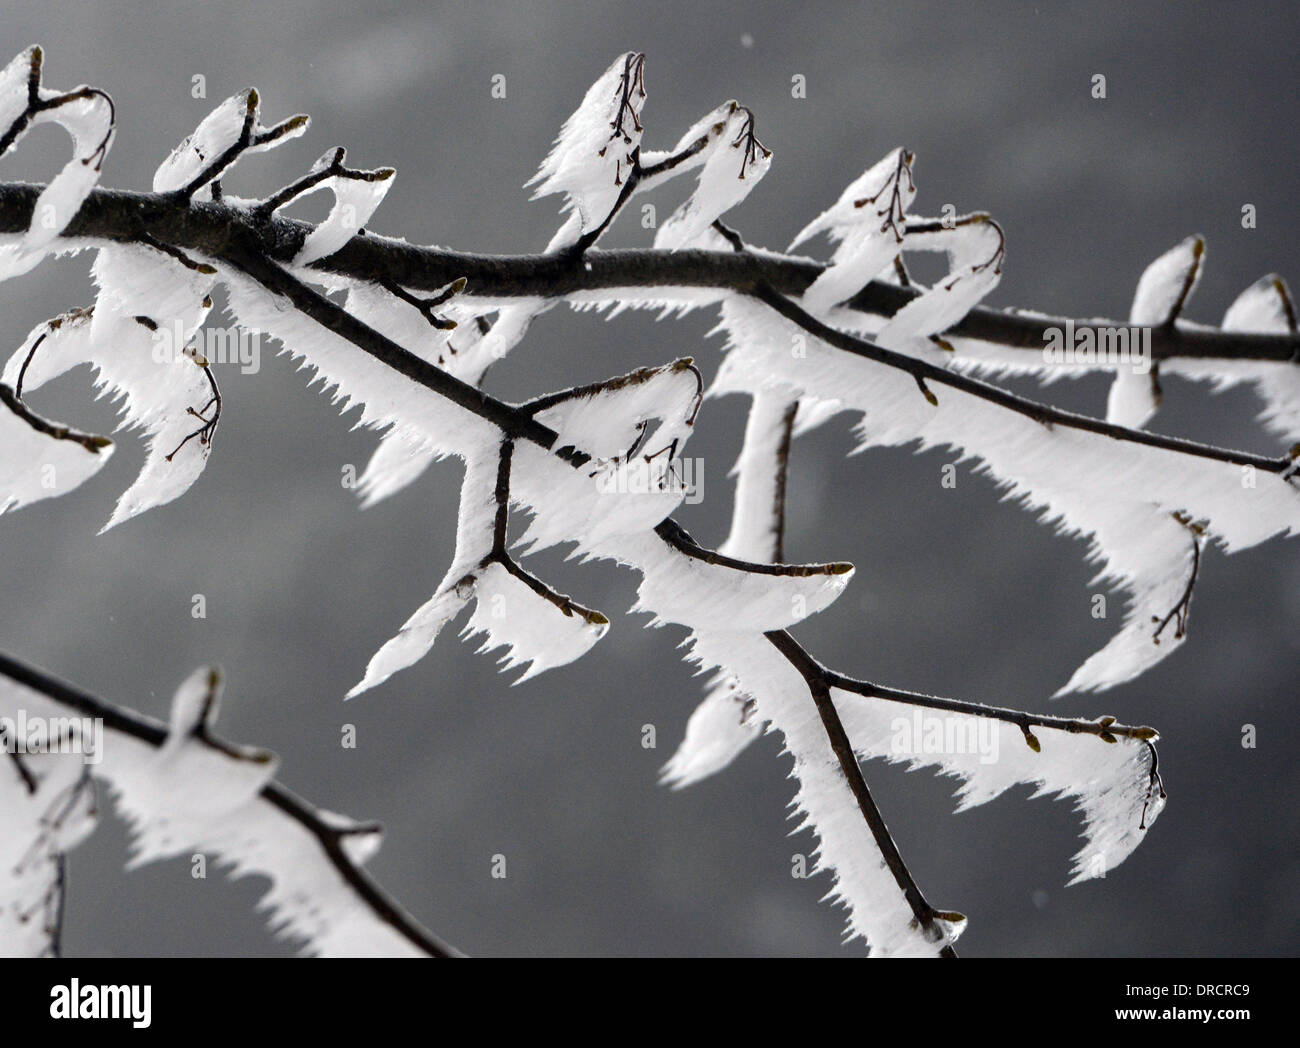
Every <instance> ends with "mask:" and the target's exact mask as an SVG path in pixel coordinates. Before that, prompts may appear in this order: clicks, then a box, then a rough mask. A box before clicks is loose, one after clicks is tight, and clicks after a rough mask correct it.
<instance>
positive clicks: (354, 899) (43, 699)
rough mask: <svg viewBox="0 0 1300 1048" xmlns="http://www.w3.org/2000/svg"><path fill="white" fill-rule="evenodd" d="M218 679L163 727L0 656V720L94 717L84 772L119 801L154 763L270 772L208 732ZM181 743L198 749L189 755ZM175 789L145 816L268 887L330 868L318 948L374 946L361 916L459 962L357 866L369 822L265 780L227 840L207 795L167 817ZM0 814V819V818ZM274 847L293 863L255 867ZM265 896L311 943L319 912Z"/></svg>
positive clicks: (180, 802)
mask: <svg viewBox="0 0 1300 1048" xmlns="http://www.w3.org/2000/svg"><path fill="white" fill-rule="evenodd" d="M219 683H220V681H219V677H218V676H217V675H216V674H215V672H211V671H208V672H204V673H202V674H198V675H196V676H195V677H193V678H191V680H190V681H187V682H186V684H185V685H183V686H182V688H181V690H180V691H178V692H177V698H176V701H175V702H174V704H173V710H172V723H171V724H170V725H166V724H163V723H161V722H159V721H156V720H154V719H152V718H149V717H145V716H143V715H142V714H139V713H136V712H135V711H133V710H129V709H126V708H125V707H121V706H116V705H113V704H111V703H108V702H105V701H104V700H102V699H100V698H98V697H96V696H94V695H92V694H90V693H88V692H85V691H83V690H81V689H80V688H77V687H75V686H73V685H71V684H68V683H66V682H65V681H62V680H60V679H58V678H56V677H53V676H51V675H50V674H48V673H46V672H44V671H43V670H40V669H38V668H36V667H34V666H31V665H29V664H27V663H25V662H22V661H20V660H18V659H15V658H13V657H11V656H9V655H7V654H5V653H2V652H0V709H2V710H3V711H4V714H5V715H6V716H13V715H14V712H15V710H16V709H19V708H21V709H24V710H28V712H29V713H30V714H31V715H36V714H38V713H39V712H40V710H39V708H33V707H36V706H38V704H47V705H48V706H49V708H50V709H51V711H52V712H57V715H58V716H60V717H63V718H68V717H75V718H91V719H95V720H98V721H102V723H103V726H104V739H103V742H102V746H103V752H102V753H100V754H98V758H99V760H98V762H97V763H95V764H93V765H89V767H90V768H91V770H92V772H93V774H94V775H95V776H96V777H101V778H104V779H106V780H107V781H108V782H109V783H110V784H111V785H113V786H114V787H115V789H117V790H119V791H122V790H125V791H126V792H127V795H128V796H129V795H130V791H131V790H132V788H133V786H134V778H133V776H136V775H138V774H140V769H141V767H142V766H144V765H148V764H149V763H150V762H152V761H154V760H158V761H159V762H160V763H159V765H158V767H159V768H160V769H162V772H160V773H162V774H170V773H171V772H176V771H180V772H185V771H188V772H189V773H191V774H200V773H202V774H207V773H209V772H211V770H212V769H213V768H214V767H225V766H226V765H225V764H223V761H225V762H229V765H230V766H231V767H234V768H238V767H239V766H240V765H244V766H247V767H249V768H253V767H256V766H261V767H263V768H270V767H271V765H270V764H269V763H268V762H270V761H271V760H272V757H271V755H270V754H268V753H266V751H263V750H250V749H248V748H245V747H236V746H232V745H231V744H230V743H227V742H225V741H224V740H221V739H219V738H217V737H216V736H215V735H213V734H212V732H211V724H212V720H213V719H214V716H215V703H216V697H217V691H216V689H217V688H218V687H219ZM185 747H197V748H198V749H197V750H196V751H195V752H194V753H192V754H188V753H187V751H186V750H185V749H184V748H185ZM204 751H210V752H211V756H205V755H204ZM239 774H246V773H239ZM168 781H171V780H170V779H169V780H168ZM214 781H216V783H217V785H218V786H220V787H223V788H224V787H226V786H227V785H228V783H229V788H230V789H231V790H232V792H235V793H237V792H238V788H239V782H238V780H237V779H230V780H227V779H224V778H223V779H220V780H214ZM249 781H252V780H249ZM184 785H187V784H185V783H184V781H183V779H182V780H181V781H179V782H172V788H173V790H174V791H176V795H175V796H168V795H162V796H157V797H150V798H144V800H145V801H146V802H149V803H152V804H154V805H156V806H157V808H158V809H159V810H158V812H157V813H156V814H155V813H152V812H151V813H150V816H149V819H150V820H155V819H162V820H167V819H169V818H170V819H172V820H173V824H172V826H173V831H174V830H175V828H176V827H183V828H185V829H187V830H192V829H195V828H196V827H200V828H202V829H203V832H204V833H206V834H210V835H211V838H212V841H213V845H212V847H213V850H214V851H218V852H219V853H221V854H222V855H223V857H225V858H227V859H229V860H230V861H232V862H234V863H236V864H237V865H241V866H242V865H248V866H251V867H252V868H254V869H258V870H259V872H264V873H267V874H268V875H269V876H271V877H272V878H273V879H274V880H277V881H278V880H279V879H280V878H287V877H298V878H300V879H303V880H310V879H312V878H315V877H318V876H319V871H318V870H317V869H315V867H320V870H322V871H323V870H329V871H331V876H333V877H336V878H337V879H338V881H339V882H340V888H341V889H342V890H344V891H345V892H346V893H347V901H345V902H339V903H337V904H336V903H335V902H334V901H333V900H331V901H330V902H329V903H328V904H327V905H325V906H324V907H323V910H324V911H329V910H333V911H334V914H335V916H336V917H337V918H339V920H338V924H337V926H334V925H328V924H322V925H320V926H319V928H318V934H317V936H315V937H314V938H315V939H316V945H317V946H320V945H321V944H322V943H326V944H328V952H336V951H342V952H347V950H348V949H349V943H351V944H352V946H354V947H355V946H358V945H359V944H360V943H361V942H363V941H365V942H373V941H375V940H374V939H373V938H370V937H369V936H370V933H367V932H365V931H364V929H362V928H361V927H359V926H358V925H356V924H353V923H352V922H353V921H356V920H358V919H359V915H360V913H361V912H364V913H365V914H366V917H367V920H369V921H373V922H375V923H376V924H377V925H379V926H381V927H382V928H383V929H384V932H383V934H384V935H391V936H394V937H395V938H396V939H398V940H401V941H402V942H403V943H404V944H405V946H406V948H407V951H408V952H413V953H415V954H419V955H424V956H430V957H454V956H459V952H458V951H457V950H456V949H455V948H454V947H452V946H450V945H449V944H447V943H445V942H443V941H442V940H441V939H439V938H438V937H437V936H436V935H434V934H432V933H431V932H429V931H427V930H426V929H424V928H422V927H421V926H420V925H419V924H418V923H417V922H416V921H415V920H414V919H413V918H412V917H411V916H410V915H409V914H408V913H407V912H406V911H405V910H404V909H403V908H402V907H401V906H400V905H399V904H398V903H397V902H396V901H395V900H393V899H392V898H391V897H390V896H388V895H387V894H386V893H385V892H384V891H383V889H382V888H380V887H379V886H378V885H377V884H376V883H375V882H374V881H373V880H372V879H371V878H370V876H369V875H368V874H367V873H366V872H365V870H364V869H363V868H362V866H361V861H363V857H364V856H365V855H369V854H371V853H372V852H373V849H374V845H375V843H376V842H377V834H378V827H376V826H375V825H374V824H362V823H353V822H350V821H349V820H345V819H343V818H342V817H340V816H336V815H331V814H328V813H325V812H322V811H320V810H319V809H317V808H315V807H313V806H312V805H310V804H308V803H307V802H306V801H304V800H303V799H302V798H300V797H298V796H297V795H296V794H294V793H292V792H291V791H289V790H288V789H286V788H285V787H284V786H282V785H280V784H279V783H278V782H276V781H274V780H269V781H267V782H265V783H264V784H262V785H260V787H259V788H258V789H257V790H256V792H255V794H254V796H253V797H251V798H249V801H248V802H244V803H247V804H252V805H253V807H252V808H248V809H247V810H245V809H244V808H243V807H239V806H237V807H236V808H235V809H234V810H238V811H241V812H242V813H243V814H244V815H246V816H247V817H248V819H249V822H248V823H245V826H246V829H245V831H244V833H243V834H235V835H234V836H233V837H230V836H224V835H223V834H222V832H220V831H219V830H217V829H214V828H212V826H213V824H215V825H217V826H221V825H222V822H221V819H220V818H219V817H218V816H217V814H216V813H218V812H220V810H221V805H220V804H219V803H218V802H216V798H215V797H212V796H209V797H208V798H207V799H206V800H205V801H204V802H203V803H201V804H200V805H198V810H199V811H201V812H203V813H204V814H202V815H198V816H194V815H190V814H181V813H180V812H179V811H178V813H175V814H172V815H170V816H169V813H168V809H169V806H173V805H174V806H175V807H176V808H177V809H183V808H184V807H185V805H186V804H192V803H193V802H194V798H193V797H191V796H189V795H187V792H186V791H185V789H184V788H183V787H184ZM188 785H191V786H199V785H202V786H205V787H206V788H209V789H211V788H213V786H214V782H213V781H207V782H205V783H203V784H198V783H192V784H188ZM2 818H3V815H0V819H2ZM175 820H179V821H175ZM253 820H257V821H258V822H259V823H261V822H263V821H264V820H269V821H266V823H265V826H261V827H259V828H261V829H268V830H269V831H270V833H268V837H270V839H269V840H267V841H264V842H262V844H263V845H265V849H264V850H262V851H258V850H257V849H258V848H259V847H260V846H261V845H258V844H254V843H252V841H251V838H252V837H253V836H254V834H253V831H252V829H251V823H252V821H253ZM277 826H278V828H277ZM137 828H138V829H140V830H141V832H142V833H147V832H148V826H147V825H143V826H139V825H138V826H137ZM301 834H305V835H306V837H305V838H303V840H304V842H306V843H308V845H309V848H310V850H309V851H306V852H298V853H294V852H293V851H292V849H293V847H294V845H295V843H296V842H294V841H293V840H292V835H301ZM354 842H355V844H354ZM195 843H196V844H197V843H199V842H195ZM280 848H283V849H286V852H285V854H288V855H289V856H290V857H292V858H294V859H295V860H296V861H295V862H294V863H293V864H292V865H290V866H288V868H282V869H263V868H262V867H261V866H260V865H259V862H264V861H265V860H266V858H267V857H268V856H271V857H276V856H279V857H280V858H283V857H284V855H282V854H280V853H279V852H277V849H280ZM241 849H248V851H247V854H241ZM313 886H314V887H315V888H317V889H319V890H321V891H322V893H323V894H322V896H320V897H318V899H317V900H316V901H318V902H324V898H325V895H326V894H329V893H330V892H331V891H332V889H329V888H328V887H327V886H326V885H324V884H315V885H313ZM268 899H269V901H270V902H271V904H272V905H275V906H277V907H278V908H280V909H282V910H283V912H282V914H281V916H282V917H284V918H285V920H286V922H287V926H288V928H289V930H290V931H291V933H292V932H298V933H300V934H302V935H303V936H304V937H307V938H309V939H310V938H313V936H310V935H308V934H307V933H306V931H305V929H306V928H307V926H308V925H310V924H312V923H313V922H315V921H318V920H320V919H321V913H320V911H318V912H317V913H315V914H310V913H308V914H296V913H295V912H294V911H295V910H296V909H297V908H299V907H302V906H303V904H304V903H307V904H310V903H312V901H313V900H311V899H294V898H291V897H287V896H280V895H277V893H276V889H275V888H274V887H273V889H272V892H271V894H270V895H269V896H268ZM353 907H355V911H354V910H353ZM300 922H301V923H300Z"/></svg>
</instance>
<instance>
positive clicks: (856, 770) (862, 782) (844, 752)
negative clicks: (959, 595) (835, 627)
mask: <svg viewBox="0 0 1300 1048" xmlns="http://www.w3.org/2000/svg"><path fill="white" fill-rule="evenodd" d="M767 639H768V640H770V641H771V642H772V644H773V646H774V647H775V648H776V650H777V651H779V652H780V653H781V654H782V655H784V656H785V658H786V659H787V660H788V661H789V662H790V664H791V665H792V666H794V668H795V669H796V670H798V671H799V673H800V675H801V676H802V677H803V679H804V682H805V683H806V684H807V685H808V690H809V691H810V692H811V693H812V697H813V702H814V703H816V705H817V712H818V713H819V714H820V715H821V719H822V725H823V726H824V727H825V729H826V734H827V736H828V737H829V739H830V742H831V749H832V750H834V752H835V757H836V759H837V760H838V761H839V765H840V770H841V771H842V772H843V773H844V777H845V778H846V779H847V780H848V783H849V788H850V789H851V790H852V791H853V796H854V798H855V799H856V800H857V802H858V809H859V810H860V811H861V812H862V816H863V818H864V819H866V821H867V826H868V827H869V828H870V829H871V835H872V836H873V837H874V838H875V841H876V846H877V847H878V848H879V849H880V854H881V857H882V858H883V859H884V860H885V865H886V866H888V867H889V871H890V873H892V874H893V875H894V880H895V881H896V882H897V884H898V887H899V888H900V889H901V890H902V892H903V896H904V897H905V898H906V899H907V904H908V906H909V907H911V910H912V915H913V919H914V920H915V921H916V923H917V925H918V926H919V927H920V928H922V929H923V931H924V932H925V934H926V936H927V937H928V938H929V939H930V940H931V941H932V942H942V941H943V939H944V938H945V936H944V933H943V930H942V929H941V928H940V927H939V925H938V924H937V923H936V921H938V920H942V919H946V920H952V919H953V918H958V919H960V920H965V918H964V917H961V915H959V914H955V913H941V912H940V911H939V910H936V909H935V908H934V907H933V906H931V905H930V904H929V903H928V902H926V900H925V895H924V894H922V892H921V889H920V887H919V886H918V885H917V883H916V881H915V879H914V878H913V877H912V874H911V873H910V872H909V871H908V869H907V864H906V863H905V862H903V856H902V855H901V854H900V853H899V850H898V846H897V845H896V844H895V843H894V838H893V836H891V834H890V832H889V827H888V826H886V825H885V819H884V816H883V815H882V814H881V813H880V809H879V808H878V807H876V802H875V800H874V798H873V797H872V796H871V791H870V790H869V789H868V788H867V781H866V779H864V778H863V776H862V767H861V765H859V764H858V758H857V754H856V753H854V751H853V744H852V742H850V741H849V736H848V733H847V732H846V731H845V730H844V725H843V723H842V722H841V721H840V715H839V712H838V711H837V710H836V709H835V702H834V701H833V700H832V699H831V692H830V684H829V682H828V679H827V676H826V672H825V670H824V669H823V668H822V667H821V666H820V665H819V664H818V663H817V662H816V661H814V660H813V659H812V658H811V657H810V656H809V655H808V653H807V652H806V651H804V649H803V648H802V647H801V646H800V644H799V642H798V641H796V640H795V639H794V638H793V637H792V636H790V634H789V633H787V632H786V631H785V630H774V631H772V632H771V633H768V634H767ZM939 955H940V956H941V957H956V956H957V951H956V950H955V949H954V948H953V946H952V944H951V943H949V944H946V945H945V946H944V947H943V948H942V949H941V950H940V952H939Z"/></svg>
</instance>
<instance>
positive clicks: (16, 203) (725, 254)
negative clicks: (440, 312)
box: [0, 182, 1300, 362]
mask: <svg viewBox="0 0 1300 1048" xmlns="http://www.w3.org/2000/svg"><path fill="white" fill-rule="evenodd" d="M42 188H43V187H41V186H39V185H31V184H28V183H15V182H6V183H0V234H15V233H21V232H23V231H24V230H26V229H27V227H28V225H29V224H30V222H31V218H32V209H33V207H34V206H35V203H36V200H37V197H38V196H39V195H40V192H41V189H42ZM313 229H314V227H313V226H312V225H311V224H310V223H307V222H302V221H299V220H297V219H293V218H288V217H285V216H281V215H276V216H274V217H273V218H272V219H271V220H270V221H269V222H266V223H264V224H262V225H261V226H260V228H259V227H258V226H256V225H255V224H254V223H253V221H252V218H251V215H250V212H249V210H248V209H247V208H245V207H242V206H239V205H237V204H234V203H230V202H226V201H201V202H195V204H194V206H187V205H186V204H185V203H184V202H183V201H179V200H177V199H175V198H174V197H171V196H168V195H166V194H159V193H138V192H132V191H129V190H121V189H102V188H95V189H92V190H91V191H90V194H89V195H88V196H87V198H86V200H85V203H84V204H83V205H82V206H81V209H80V210H79V211H78V212H77V214H76V215H75V217H74V218H73V219H72V221H71V222H70V223H69V224H68V227H67V228H66V229H65V230H64V231H63V236H64V237H66V238H77V239H82V240H90V241H128V242H129V241H135V240H140V239H141V238H142V235H143V234H145V233H148V234H151V235H152V236H154V237H155V238H157V239H158V240H160V241H162V242H164V243H168V244H171V245H173V246H175V247H178V248H182V249H188V250H190V251H194V252H197V253H199V254H209V255H213V254H217V253H219V252H220V250H221V249H222V248H223V247H224V246H227V245H229V244H231V243H232V242H233V241H235V240H236V239H248V238H250V237H251V241H252V242H253V243H255V244H256V246H257V249H258V250H259V251H260V252H261V253H262V254H264V255H265V256H266V257H267V258H268V259H271V260H272V261H277V262H281V263H290V262H292V261H293V259H294V257H295V256H296V255H297V253H298V251H299V249H300V248H301V247H302V244H303V241H305V240H306V238H307V236H308V235H309V234H310V233H311V232H312V231H313ZM312 265H313V268H316V269H320V270H321V271H323V272H324V273H328V274H332V275H335V276H341V277H345V278H347V279H350V280H356V281H371V282H378V281H381V280H390V281H392V282H393V283H396V284H400V285H401V286H402V287H404V288H407V289H409V290H412V291H427V292H436V291H438V290H440V289H441V288H445V287H446V286H447V285H448V284H450V283H451V282H453V281H454V280H456V279H457V278H459V277H465V278H466V279H467V280H468V282H469V287H468V288H467V292H466V297H467V298H473V297H481V298H484V299H491V300H497V299H516V298H531V297H543V298H566V297H569V296H574V295H578V294H580V293H586V292H599V291H609V290H619V289H632V288H689V289H701V290H705V291H717V292H720V293H721V292H742V293H743V292H746V291H749V290H751V289H752V288H753V287H754V286H756V285H757V284H759V283H763V284H766V285H768V286H769V287H771V288H772V289H773V290H775V291H777V292H779V293H780V294H783V295H799V294H802V293H803V292H804V291H805V290H807V288H808V287H809V285H811V284H812V283H813V281H814V280H816V279H817V277H818V276H820V275H821V273H822V272H823V271H824V269H825V268H826V267H825V266H823V265H822V264H821V263H818V262H815V261H813V260H811V259H808V258H799V257H795V256H789V255H776V254H771V253H768V252H763V253H761V254H760V253H750V254H743V255H742V254H739V253H737V252H733V251H710V250H700V249H684V250H680V251H671V252H670V251H661V250H655V249H652V248H645V249H620V250H615V251H605V250H596V249H591V250H588V251H586V252H585V253H584V254H583V256H582V257H581V258H577V257H574V256H573V255H571V254H568V253H556V254H538V255H480V254H473V253H469V252H460V251H449V250H445V249H442V248H433V247H421V246H418V245H415V244H410V243H407V242H406V241H402V240H395V239H392V238H389V237H383V236H379V235H377V234H375V233H374V232H373V231H369V230H368V231H367V233H366V235H365V236H356V237H353V238H352V239H351V240H350V241H348V242H347V243H346V244H345V245H344V246H343V247H342V248H340V249H339V250H338V251H336V252H335V253H334V254H332V255H330V256H329V257H328V258H325V259H321V260H319V261H317V262H314V263H313V264H312ZM920 294H921V291H920V290H918V289H917V288H915V287H901V286H899V285H897V284H892V283H888V282H886V281H881V280H874V281H872V282H870V283H869V284H867V285H866V287H864V288H863V289H862V290H861V291H859V292H858V293H857V294H856V295H854V296H853V297H852V298H850V299H849V300H848V301H847V302H845V303H844V305H845V306H846V307H848V308H850V309H853V310H857V311H859V312H863V313H867V314H870V315H872V316H880V317H886V316H892V315H893V314H894V313H896V312H897V311H898V310H899V309H901V308H902V307H904V306H906V305H907V304H908V303H909V302H911V301H913V300H914V299H916V298H917V297H919V295H920ZM615 297H616V296H615ZM1067 324H1070V325H1072V326H1073V327H1076V328H1079V329H1083V328H1085V327H1098V328H1101V327H1123V326H1124V323H1123V322H1122V321H1117V320H1108V319H1102V318H1092V319H1088V318H1072V317H1063V316H1053V315H1049V314H1045V313H1033V312H1027V311H1024V310H1016V309H1012V310H1001V309H993V308H990V307H987V306H976V307H975V308H974V309H972V310H971V311H970V312H969V313H968V314H967V315H966V316H965V318H963V319H962V320H961V321H959V322H958V323H957V324H955V325H953V326H952V327H951V328H950V329H948V331H946V332H945V335H947V336H949V337H963V338H969V339H974V340H977V341H981V342H990V343H994V344H996V345H999V346H1004V347H1007V348H1009V349H1022V350H1032V351H1035V352H1040V353H1041V351H1042V349H1043V347H1044V334H1043V333H1044V330H1045V329H1048V328H1058V329H1064V328H1065V326H1066V325H1067ZM1151 354H1152V357H1153V358H1154V359H1157V360H1168V359H1172V358H1181V357H1187V358H1192V359H1208V358H1221V359H1225V360H1262V361H1269V360H1271V361H1282V362H1285V361H1290V360H1292V359H1300V334H1297V333H1296V332H1286V333H1278V334H1272V333H1258V332H1249V331H1224V330H1222V329H1219V328H1214V327H1208V326H1205V325H1201V324H1193V323H1190V322H1188V321H1185V320H1178V321H1176V322H1175V323H1174V324H1172V325H1165V326H1161V327H1157V328H1153V329H1152V330H1151Z"/></svg>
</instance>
